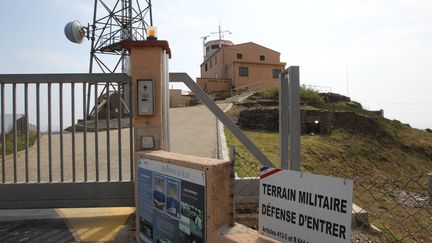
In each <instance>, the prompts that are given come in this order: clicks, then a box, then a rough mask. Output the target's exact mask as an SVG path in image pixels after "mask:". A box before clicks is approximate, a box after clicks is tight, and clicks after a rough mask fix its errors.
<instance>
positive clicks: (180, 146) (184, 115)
mask: <svg viewBox="0 0 432 243" xmlns="http://www.w3.org/2000/svg"><path fill="white" fill-rule="evenodd" d="M218 106H219V107H220V108H221V109H222V110H223V109H225V108H226V107H227V106H228V103H219V104H218ZM170 122H171V126H170V128H171V129H170V132H171V135H170V136H171V137H170V139H171V151H172V152H176V153H182V154H189V155H196V156H202V157H209V158H218V133H217V128H216V122H217V120H216V117H215V116H214V115H213V114H212V113H211V112H210V110H209V109H208V108H207V107H206V106H204V105H197V106H190V107H181V108H173V109H171V112H170Z"/></svg>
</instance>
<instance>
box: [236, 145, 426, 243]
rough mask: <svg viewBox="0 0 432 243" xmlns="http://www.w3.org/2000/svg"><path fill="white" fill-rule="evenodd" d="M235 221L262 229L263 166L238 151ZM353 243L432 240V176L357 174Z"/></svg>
mask: <svg viewBox="0 0 432 243" xmlns="http://www.w3.org/2000/svg"><path fill="white" fill-rule="evenodd" d="M232 154H234V155H235V160H234V165H235V171H236V180H235V183H234V197H235V200H234V201H235V205H234V206H235V220H236V222H238V223H241V224H244V225H246V226H249V227H251V228H254V229H257V228H258V210H259V209H258V201H259V168H260V165H259V163H258V162H256V161H251V160H248V159H247V158H245V157H244V156H242V155H241V154H239V153H237V152H235V153H232ZM351 179H353V181H354V192H353V202H354V205H353V220H352V228H353V230H352V236H351V241H352V242H432V227H431V224H432V202H431V198H432V197H431V190H432V188H431V186H432V185H431V182H432V176H430V175H428V174H427V173H423V174H418V175H413V176H399V177H397V178H395V177H393V178H392V179H389V178H387V177H379V176H377V177H374V178H371V177H370V176H356V177H354V178H351Z"/></svg>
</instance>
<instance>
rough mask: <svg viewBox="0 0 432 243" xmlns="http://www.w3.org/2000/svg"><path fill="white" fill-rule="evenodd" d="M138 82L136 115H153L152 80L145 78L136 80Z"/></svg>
mask: <svg viewBox="0 0 432 243" xmlns="http://www.w3.org/2000/svg"><path fill="white" fill-rule="evenodd" d="M137 83H138V115H139V116H153V115H154V82H153V80H150V79H146V80H142V79H139V80H137Z"/></svg>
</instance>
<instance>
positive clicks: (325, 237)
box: [259, 167, 353, 243]
mask: <svg viewBox="0 0 432 243" xmlns="http://www.w3.org/2000/svg"><path fill="white" fill-rule="evenodd" d="M352 191H353V182H352V180H347V179H343V178H336V177H329V176H321V175H314V174H308V173H301V172H297V171H290V170H281V169H276V168H271V167H263V168H261V173H260V197H259V231H260V233H261V234H263V235H265V236H269V237H271V238H273V239H276V240H279V241H282V242H296V243H300V242H301V243H314V242H331V243H337V242H350V240H351V214H352V212H351V210H352Z"/></svg>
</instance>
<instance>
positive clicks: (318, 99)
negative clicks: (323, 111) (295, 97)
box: [300, 85, 324, 105]
mask: <svg viewBox="0 0 432 243" xmlns="http://www.w3.org/2000/svg"><path fill="white" fill-rule="evenodd" d="M300 99H301V101H302V102H303V103H304V104H305V105H320V104H324V99H323V98H322V96H321V95H320V94H319V93H318V92H317V91H315V90H313V89H310V88H307V87H306V86H304V85H302V86H301V87H300Z"/></svg>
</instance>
